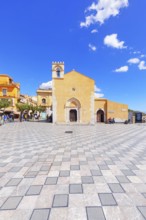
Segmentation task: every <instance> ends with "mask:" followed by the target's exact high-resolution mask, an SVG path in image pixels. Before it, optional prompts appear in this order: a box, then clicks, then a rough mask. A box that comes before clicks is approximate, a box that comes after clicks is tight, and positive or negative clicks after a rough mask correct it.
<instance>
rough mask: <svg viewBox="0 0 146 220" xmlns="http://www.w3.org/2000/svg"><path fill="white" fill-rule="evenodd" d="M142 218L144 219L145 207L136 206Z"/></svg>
mask: <svg viewBox="0 0 146 220" xmlns="http://www.w3.org/2000/svg"><path fill="white" fill-rule="evenodd" d="M137 208H138V210H139V211H140V213H141V214H142V216H143V217H144V218H145V219H146V206H138V207H137Z"/></svg>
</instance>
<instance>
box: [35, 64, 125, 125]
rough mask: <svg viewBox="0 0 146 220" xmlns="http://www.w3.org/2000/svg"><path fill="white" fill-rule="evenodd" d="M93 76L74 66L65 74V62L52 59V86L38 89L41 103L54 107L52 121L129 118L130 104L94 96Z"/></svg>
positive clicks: (117, 119)
mask: <svg viewBox="0 0 146 220" xmlns="http://www.w3.org/2000/svg"><path fill="white" fill-rule="evenodd" d="M94 88H95V82H94V80H93V79H91V78H89V77H87V76H85V75H83V74H81V73H79V72H77V71H75V70H72V71H71V72H68V73H66V74H64V63H63V62H53V63H52V89H49V90H46V89H45V90H43V89H39V90H37V100H38V105H42V106H46V107H48V108H52V112H53V123H70V122H77V123H83V124H95V123H96V122H107V120H108V119H109V118H115V120H116V121H119V122H121V121H125V120H127V119H128V105H125V104H121V103H116V102H112V101H109V100H107V99H101V98H98V99H97V98H95V92H94Z"/></svg>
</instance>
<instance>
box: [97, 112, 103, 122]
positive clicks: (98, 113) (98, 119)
mask: <svg viewBox="0 0 146 220" xmlns="http://www.w3.org/2000/svg"><path fill="white" fill-rule="evenodd" d="M97 122H104V111H103V110H101V109H100V110H98V111H97Z"/></svg>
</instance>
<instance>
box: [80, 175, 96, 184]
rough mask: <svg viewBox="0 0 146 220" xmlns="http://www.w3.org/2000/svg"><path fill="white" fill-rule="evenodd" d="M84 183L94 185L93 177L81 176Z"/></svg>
mask: <svg viewBox="0 0 146 220" xmlns="http://www.w3.org/2000/svg"><path fill="white" fill-rule="evenodd" d="M81 179H82V183H83V184H92V183H94V180H93V177H92V176H81Z"/></svg>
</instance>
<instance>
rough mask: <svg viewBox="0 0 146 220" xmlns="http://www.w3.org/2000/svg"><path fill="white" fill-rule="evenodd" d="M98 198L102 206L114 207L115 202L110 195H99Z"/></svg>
mask: <svg viewBox="0 0 146 220" xmlns="http://www.w3.org/2000/svg"><path fill="white" fill-rule="evenodd" d="M98 195H99V198H100V201H101V204H102V205H103V206H114V205H117V202H116V200H115V198H114V196H113V195H112V194H111V193H99V194H98Z"/></svg>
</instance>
